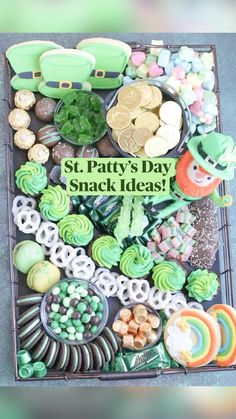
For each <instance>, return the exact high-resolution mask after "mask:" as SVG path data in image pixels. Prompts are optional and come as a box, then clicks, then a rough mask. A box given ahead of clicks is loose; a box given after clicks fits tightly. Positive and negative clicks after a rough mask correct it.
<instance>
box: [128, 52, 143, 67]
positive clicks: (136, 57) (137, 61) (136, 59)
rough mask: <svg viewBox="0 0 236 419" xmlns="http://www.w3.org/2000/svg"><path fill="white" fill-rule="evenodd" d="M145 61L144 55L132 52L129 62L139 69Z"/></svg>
mask: <svg viewBox="0 0 236 419" xmlns="http://www.w3.org/2000/svg"><path fill="white" fill-rule="evenodd" d="M145 59H146V54H145V53H144V52H142V51H136V52H132V54H131V62H132V64H133V65H135V67H139V66H140V65H141V64H142V63H143V62H144V61H145Z"/></svg>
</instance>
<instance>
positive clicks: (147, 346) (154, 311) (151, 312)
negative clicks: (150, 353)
mask: <svg viewBox="0 0 236 419" xmlns="http://www.w3.org/2000/svg"><path fill="white" fill-rule="evenodd" d="M137 305H142V306H144V307H145V308H146V310H147V311H148V313H149V314H154V316H155V317H158V319H159V320H160V324H159V326H158V328H157V329H153V330H154V331H155V332H156V333H157V338H156V340H155V342H152V343H148V344H147V345H145V346H144V347H143V348H140V349H136V348H133V349H132V351H134V352H141V351H145V350H146V349H150V348H152V347H153V346H154V345H156V343H157V342H158V340H159V339H160V336H161V334H162V323H161V318H160V316H159V314H158V313H157V312H156V310H154V309H153V308H152V307H151V306H150V305H149V304H147V303H136V304H134V303H133V304H128V305H127V306H124V307H121V308H120V310H119V311H118V312H117V314H116V316H115V319H114V322H115V321H116V320H120V312H121V310H123V309H126V308H127V309H130V310H131V311H132V309H133V308H134V307H135V306H137ZM114 333H115V332H114ZM116 336H117V338H118V340H119V342H120V346H121V348H123V346H122V339H121V337H120V336H119V335H118V334H117V333H116ZM123 349H126V348H123Z"/></svg>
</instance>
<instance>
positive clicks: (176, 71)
mask: <svg viewBox="0 0 236 419" xmlns="http://www.w3.org/2000/svg"><path fill="white" fill-rule="evenodd" d="M171 75H172V76H173V77H175V78H176V79H177V80H184V79H185V75H186V73H185V70H184V68H183V67H180V66H177V67H174V68H172V70H171Z"/></svg>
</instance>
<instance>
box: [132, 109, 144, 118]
mask: <svg viewBox="0 0 236 419" xmlns="http://www.w3.org/2000/svg"><path fill="white" fill-rule="evenodd" d="M143 112H145V109H143V108H136V109H131V110H130V111H129V113H130V116H131V119H132V120H133V119H136V118H138V116H139V115H140V114H141V113H143Z"/></svg>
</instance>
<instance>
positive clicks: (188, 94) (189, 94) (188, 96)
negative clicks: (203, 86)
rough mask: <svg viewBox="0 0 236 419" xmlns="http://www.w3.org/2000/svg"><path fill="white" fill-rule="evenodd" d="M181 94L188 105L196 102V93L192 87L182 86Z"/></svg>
mask: <svg viewBox="0 0 236 419" xmlns="http://www.w3.org/2000/svg"><path fill="white" fill-rule="evenodd" d="M180 94H181V96H182V98H183V100H184V102H185V103H186V105H188V106H189V105H192V104H193V102H195V93H194V91H193V90H192V89H191V87H190V86H181V87H180Z"/></svg>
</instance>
